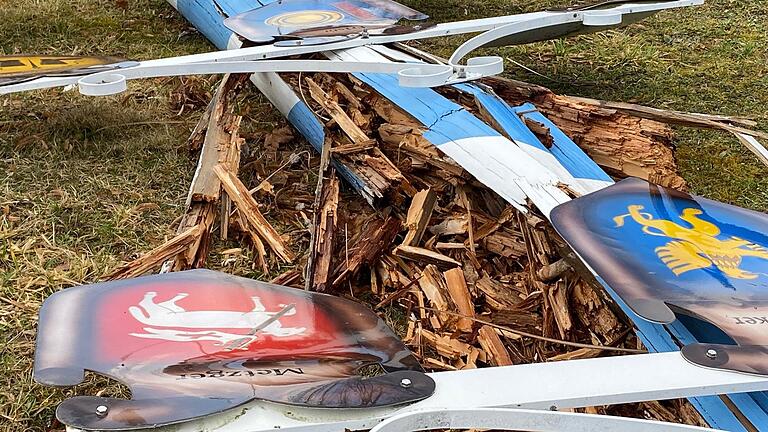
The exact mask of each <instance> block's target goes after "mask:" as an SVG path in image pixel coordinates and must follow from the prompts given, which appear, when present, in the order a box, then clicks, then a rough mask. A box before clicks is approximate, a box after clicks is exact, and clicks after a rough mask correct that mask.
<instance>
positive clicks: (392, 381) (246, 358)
mask: <svg viewBox="0 0 768 432" xmlns="http://www.w3.org/2000/svg"><path fill="white" fill-rule="evenodd" d="M372 364H380V365H381V366H382V367H383V368H384V370H385V371H386V372H388V373H386V374H384V375H379V376H376V377H371V378H363V377H361V376H358V373H357V372H358V370H359V369H360V368H361V367H364V366H368V365H372ZM86 370H88V371H93V372H96V373H99V374H102V375H106V376H109V377H112V378H114V379H117V380H118V381H120V382H122V383H124V384H126V385H127V386H128V387H130V390H131V394H132V399H130V400H125V399H112V398H103V397H92V396H80V397H75V398H72V399H68V400H66V401H64V402H63V403H62V404H61V405H60V406H59V408H58V410H57V413H56V414H57V417H58V418H59V420H60V421H62V422H63V423H65V424H67V425H69V426H74V427H76V428H79V429H86V430H93V429H98V430H120V429H133V428H143V427H150V426H155V425H165V424H172V423H177V422H181V421H185V420H188V419H191V418H194V417H200V416H205V415H208V414H212V413H215V412H218V411H222V410H226V409H229V408H233V407H236V406H238V405H240V404H243V403H245V402H247V401H249V400H252V399H261V400H268V401H273V402H278V403H285V404H293V405H302V406H309V407H324V408H364V407H379V406H388V405H395V404H403V403H408V402H413V401H417V400H420V399H423V398H426V397H428V396H429V395H431V394H432V392H433V391H434V382H433V381H432V380H431V379H430V378H429V377H428V376H427V375H425V374H424V373H423V372H422V370H421V368H420V366H419V364H418V362H417V361H416V359H415V358H414V357H413V355H412V354H411V353H410V352H409V351H408V349H407V348H406V347H405V346H404V345H403V343H402V342H401V341H400V339H398V338H397V336H395V335H394V334H393V333H392V331H391V330H390V329H389V328H388V327H387V326H386V324H385V323H384V322H383V321H382V320H380V319H379V318H378V317H377V316H376V315H375V314H373V312H371V311H370V310H368V309H367V308H365V307H363V306H362V305H360V304H357V303H355V302H353V301H350V300H345V299H342V298H338V297H333V296H328V295H322V294H317V293H310V292H306V291H303V290H298V289H293V288H287V287H282V286H277V285H271V284H266V283H262V282H258V281H254V280H251V279H246V278H240V277H234V276H230V275H227V274H224V273H219V272H213V271H208V270H193V271H187V272H179V273H171V274H166V275H157V276H148V277H141V278H137V279H131V280H125V281H117V282H107V283H101V284H95V285H87V286H80V287H74V288H69V289H66V290H64V291H61V292H58V293H56V294H54V295H53V296H51V297H50V298H49V299H48V300H46V302H45V303H44V304H43V307H42V309H41V311H40V322H39V332H38V338H37V349H36V353H35V371H34V378H35V380H36V381H37V382H39V383H42V384H46V385H53V386H71V385H75V384H78V383H80V382H81V381H82V380H83V373H84V371H86Z"/></svg>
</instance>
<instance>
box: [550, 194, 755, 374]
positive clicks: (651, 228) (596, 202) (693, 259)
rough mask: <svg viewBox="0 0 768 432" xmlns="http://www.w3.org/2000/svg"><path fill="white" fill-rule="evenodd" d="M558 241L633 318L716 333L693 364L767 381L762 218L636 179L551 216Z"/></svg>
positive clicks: (692, 350) (695, 352) (691, 350)
mask: <svg viewBox="0 0 768 432" xmlns="http://www.w3.org/2000/svg"><path fill="white" fill-rule="evenodd" d="M552 222H553V224H554V225H555V228H556V229H557V231H558V232H559V233H560V234H561V235H562V236H563V238H564V239H565V240H566V241H567V242H568V243H569V244H570V245H571V246H572V247H573V248H574V250H575V251H576V253H578V254H579V255H580V256H581V257H582V258H583V259H584V260H585V262H586V263H587V265H589V266H590V267H591V268H592V269H593V270H595V272H596V273H597V274H599V275H600V276H601V277H602V278H603V279H604V280H605V282H607V284H608V285H609V286H610V287H611V289H613V290H615V291H616V292H617V294H618V295H619V296H620V297H621V298H622V299H623V300H625V301H626V303H627V305H628V306H629V307H630V308H631V309H632V310H633V311H634V312H635V313H637V314H638V315H639V316H641V317H642V318H645V319H647V320H649V321H652V322H657V323H664V324H666V323H671V322H673V321H675V319H676V315H675V313H676V312H677V313H680V314H684V315H689V316H692V317H695V318H697V319H700V320H703V321H705V322H707V323H709V324H712V325H714V326H715V327H717V328H718V329H720V330H721V331H722V332H723V333H724V334H720V335H719V337H718V338H716V339H717V340H712V341H706V342H713V343H698V344H692V345H688V346H685V347H684V348H683V350H682V351H683V354H684V355H685V356H686V358H688V359H689V360H690V361H692V362H694V363H697V364H700V365H703V366H709V367H719V368H723V369H729V370H736V371H740V372H748V373H757V374H768V364H767V363H766V361H765V358H766V357H765V355H766V354H768V331H767V330H768V216H766V215H765V214H763V213H758V212H754V211H750V210H746V209H743V208H740V207H735V206H731V205H727V204H723V203H720V202H717V201H712V200H708V199H705V198H701V197H697V196H694V195H688V194H685V193H683V192H679V191H675V190H671V189H666V188H663V187H661V186H656V185H653V184H650V183H647V182H645V181H643V180H639V179H627V180H623V181H621V182H619V183H617V184H616V185H613V186H610V187H607V188H605V189H602V190H600V191H598V192H595V193H592V194H589V195H587V196H584V197H581V198H579V199H576V200H573V201H570V202H567V203H565V204H562V205H560V206H558V207H556V208H555V209H554V210H553V212H552Z"/></svg>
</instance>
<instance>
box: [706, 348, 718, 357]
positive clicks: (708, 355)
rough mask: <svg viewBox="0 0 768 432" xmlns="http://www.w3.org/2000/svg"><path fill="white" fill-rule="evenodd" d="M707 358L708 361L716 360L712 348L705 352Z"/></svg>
mask: <svg viewBox="0 0 768 432" xmlns="http://www.w3.org/2000/svg"><path fill="white" fill-rule="evenodd" d="M707 357H708V358H710V359H715V358H717V351H715V350H713V349H712V348H710V349H708V350H707Z"/></svg>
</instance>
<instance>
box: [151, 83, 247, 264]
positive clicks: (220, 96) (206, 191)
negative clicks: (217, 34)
mask: <svg viewBox="0 0 768 432" xmlns="http://www.w3.org/2000/svg"><path fill="white" fill-rule="evenodd" d="M245 79H246V75H229V74H228V75H225V76H224V78H223V79H222V80H221V83H220V84H219V87H218V88H217V90H216V93H215V94H214V97H213V100H212V101H211V103H210V105H209V110H206V114H205V115H204V116H203V118H202V119H201V121H200V123H198V126H197V127H195V132H193V136H192V137H191V139H196V138H195V137H199V136H200V135H201V134H202V131H205V137H204V139H203V142H202V147H201V151H200V158H199V160H198V164H197V168H196V170H195V175H194V177H193V179H192V184H191V185H190V188H189V193H188V195H187V203H186V205H187V210H186V212H185V213H184V216H183V217H182V219H181V222H179V226H178V228H177V233H182V232H185V231H186V230H188V229H189V228H190V227H193V226H198V225H200V226H202V230H201V231H200V233H199V238H198V239H197V240H196V241H195V242H193V243H191V244H190V245H189V247H188V248H187V249H186V250H182V251H180V253H179V254H178V255H177V256H176V257H173V258H172V259H171V260H169V261H168V262H167V263H166V264H165V265H164V268H165V269H169V270H184V269H189V268H198V267H203V266H204V265H205V261H206V259H207V256H208V249H209V247H210V236H211V230H212V229H213V224H214V221H215V219H216V212H217V206H218V202H219V200H220V197H221V183H220V182H219V180H218V178H217V177H216V175H215V174H214V173H213V167H214V166H216V165H218V164H224V165H226V166H227V168H228V169H229V170H231V171H234V172H237V170H238V168H239V165H240V147H241V145H242V142H243V140H242V139H241V138H240V137H239V135H238V129H239V127H240V122H241V120H242V118H241V117H240V116H237V115H234V114H232V108H231V106H230V101H231V99H232V98H233V90H234V89H235V88H236V87H237V86H238V85H240V84H242V83H243V82H244V80H245ZM202 123H205V125H204V126H203V125H202ZM224 208H225V209H226V207H224ZM227 214H228V213H227Z"/></svg>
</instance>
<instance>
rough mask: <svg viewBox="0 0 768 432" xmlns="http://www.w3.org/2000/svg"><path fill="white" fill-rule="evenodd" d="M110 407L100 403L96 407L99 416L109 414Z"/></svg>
mask: <svg viewBox="0 0 768 432" xmlns="http://www.w3.org/2000/svg"><path fill="white" fill-rule="evenodd" d="M108 411H109V408H107V406H106V405H99V406H97V407H96V415H98V416H99V417H101V416H105V415H107V412H108Z"/></svg>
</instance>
